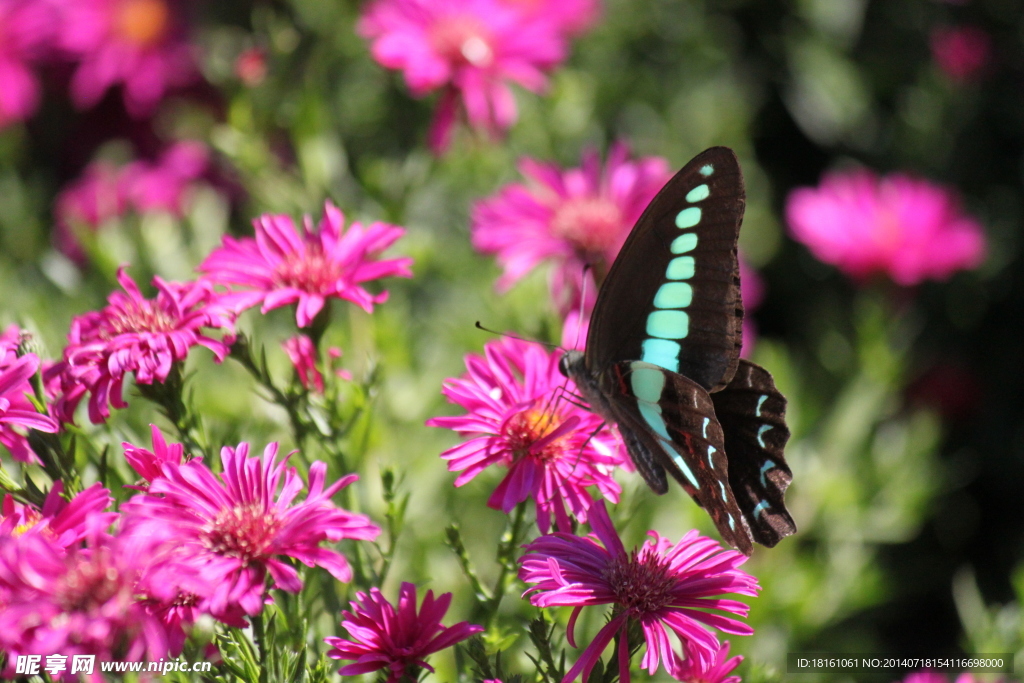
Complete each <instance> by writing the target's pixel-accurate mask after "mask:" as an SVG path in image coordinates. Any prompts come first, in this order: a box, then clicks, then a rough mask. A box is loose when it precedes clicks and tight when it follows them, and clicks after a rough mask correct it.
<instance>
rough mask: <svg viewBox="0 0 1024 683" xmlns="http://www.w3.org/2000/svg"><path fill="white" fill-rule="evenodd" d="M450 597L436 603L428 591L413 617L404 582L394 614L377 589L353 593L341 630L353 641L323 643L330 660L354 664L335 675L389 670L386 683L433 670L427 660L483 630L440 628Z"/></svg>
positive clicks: (462, 625) (411, 591) (411, 590)
mask: <svg viewBox="0 0 1024 683" xmlns="http://www.w3.org/2000/svg"><path fill="white" fill-rule="evenodd" d="M451 601H452V594H451V593H445V594H444V595H442V596H441V597H440V598H437V599H436V600H435V599H434V591H427V595H426V596H425V597H424V598H423V604H422V605H421V606H420V610H419V614H417V613H416V586H414V585H413V584H411V583H408V582H404V583H402V588H401V590H400V591H399V594H398V609H395V607H394V605H392V604H391V603H390V602H388V601H387V600H385V599H384V596H383V595H381V592H380V590H378V589H377V588H371V589H370V592H369V594H367V593H356V599H355V600H354V601H352V603H351V604H352V611H351V612H349V611H345V612H342V615H341V616H342V621H341V625H342V626H343V627H344V628H345V630H346V631H348V634H349V637H350V638H351V640H345V639H344V638H338V637H336V636H332V637H330V638H325V639H324V640H325V641H326V642H327V644H328V645H330V646H332V647H333V648H334V649H332V650H331V651H330V652H328V653H327V656H328V657H331V658H332V659H353V660H355V663H353V664H348V665H346V666H343V667H342V668H341V670H339V671H338V673H340V674H341V675H342V676H357V675H359V674H364V673H369V672H371V671H379V670H380V669H387V670H388V678H387V681H388V683H398V681H404V680H409V681H415V680H418V678H419V670H420V669H427V670H428V671H431V672H433V671H434V669H433V667H431V666H430V665H429V664H427V662H426V657H427V655H429V654H432V653H434V652H440V651H441V650H444V649H446V648H449V647H451V646H452V645H455V644H456V643H459V642H461V641H463V640H465V639H466V638H469V637H470V636H472V635H473V634H474V633H480V632H481V631H483V630H484V629H483V627H482V626H476V625H473V624H470V623H469V622H466V621H461V622H459V623H458V624H455V625H454V626H447V627H445V626H442V625H441V619H442V618H443V617H444V615H445V612H447V611H448V606H449V605H450V604H451Z"/></svg>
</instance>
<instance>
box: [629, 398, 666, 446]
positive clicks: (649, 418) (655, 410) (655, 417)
mask: <svg viewBox="0 0 1024 683" xmlns="http://www.w3.org/2000/svg"><path fill="white" fill-rule="evenodd" d="M636 407H637V408H639V409H640V414H641V415H642V416H643V418H644V420H645V421H646V422H647V424H649V425H650V426H651V429H653V430H654V431H655V432H656V433H657V434H658V435H659V436H661V437H663V438H665V439H667V440H669V441H671V440H672V437H670V436H669V435H668V428H667V427H666V426H665V420H664V419H663V418H662V417H661V408H660V407H658V404H657V403H653V404H652V403H647V402H646V401H637V402H636Z"/></svg>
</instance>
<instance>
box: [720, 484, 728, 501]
mask: <svg viewBox="0 0 1024 683" xmlns="http://www.w3.org/2000/svg"><path fill="white" fill-rule="evenodd" d="M718 488H720V489H722V500H723V501H727V500H729V494H727V493H726V492H725V484H723V483H722V482H718Z"/></svg>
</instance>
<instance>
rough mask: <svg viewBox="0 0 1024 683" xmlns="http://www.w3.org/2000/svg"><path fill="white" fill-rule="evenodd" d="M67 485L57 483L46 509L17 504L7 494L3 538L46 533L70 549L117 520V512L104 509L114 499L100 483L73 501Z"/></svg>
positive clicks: (0, 515) (0, 525) (1, 517)
mask: <svg viewBox="0 0 1024 683" xmlns="http://www.w3.org/2000/svg"><path fill="white" fill-rule="evenodd" d="M63 493H64V484H63V483H62V482H60V481H57V482H54V484H53V486H52V487H51V488H50V492H49V493H47V494H46V500H45V501H44V502H43V508H42V509H41V510H40V509H38V508H36V507H34V506H32V505H22V504H21V503H16V502H15V501H14V498H13V497H11V496H6V497H4V499H3V505H2V507H0V537H3V536H20V535H21V534H24V533H28V532H30V531H31V532H34V533H40V534H43V535H44V536H45V537H46V538H47V539H49V540H51V541H53V542H54V543H55V544H56V545H57V546H58V547H60V548H68V547H70V546H72V545H76V544H77V543H79V542H80V541H82V540H84V539H85V538H86V537H87V536H92V537H95V536H96V534H101V533H103V532H105V531H106V530H107V529H108V528H109V527H110V525H111V524H113V523H114V522H115V521H116V520H117V513H116V512H104V510H106V509H107V508H108V507H110V505H111V503H113V502H114V499H113V498H112V497H111V496H110V491H108V490H107V489H105V488H103V486H101V485H100V484H99V483H96V484H93V485H92V486H90V487H89V488H87V489H85V490H84V491H82V492H81V493H79V494H78V495H76V496H75V497H74V498H72V499H71V500H70V501H68V500H65V499H64V497H63Z"/></svg>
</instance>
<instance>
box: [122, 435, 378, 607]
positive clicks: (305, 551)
mask: <svg viewBox="0 0 1024 683" xmlns="http://www.w3.org/2000/svg"><path fill="white" fill-rule="evenodd" d="M221 462H222V463H223V472H222V473H221V474H220V475H216V474H214V473H213V472H211V471H210V469H209V468H208V467H206V465H205V464H204V463H202V462H200V461H198V460H192V461H190V462H188V463H185V464H183V465H178V464H176V463H174V462H165V463H164V465H163V476H161V477H156V478H154V479H153V481H152V482H151V483H150V485H149V491H148V493H145V494H140V495H138V496H135V497H134V498H132V500H131V501H130V502H129V503H128V504H127V505H126V507H125V511H126V514H127V516H128V522H127V524H128V525H129V526H130V527H131V528H133V529H136V528H137V529H139V530H140V531H141V532H142V533H143V534H145V535H150V536H159V537H161V538H164V539H166V540H167V541H168V542H170V543H171V544H172V545H173V546H174V547H175V548H176V549H177V550H176V552H175V556H176V557H177V559H179V560H181V561H183V562H186V563H187V564H189V565H190V566H193V567H196V568H197V571H198V572H199V575H200V577H201V579H202V582H203V583H204V584H205V586H207V587H208V588H207V590H208V591H209V592H208V594H207V595H206V596H205V597H206V598H207V599H208V603H207V604H208V608H209V611H210V612H211V613H212V614H214V615H215V616H217V617H218V618H222V617H223V615H225V614H231V613H232V611H233V610H235V611H236V612H237V610H238V609H239V608H240V609H241V610H244V612H245V613H247V614H258V613H259V612H260V610H261V609H262V608H263V600H264V593H265V590H264V583H265V579H266V576H267V574H269V575H270V577H271V579H272V580H273V582H274V584H275V585H276V586H277V587H278V588H281V589H283V590H286V591H290V592H293V593H294V592H297V591H298V590H299V589H300V588H301V587H302V582H301V581H300V580H299V577H298V573H297V572H296V571H295V568H294V567H292V565H291V564H289V563H288V562H286V561H285V558H294V559H296V560H299V561H300V562H302V563H304V564H305V565H307V566H310V567H312V566H314V565H315V566H320V567H323V568H324V569H326V570H327V571H329V572H330V573H331V575H332V576H334V577H335V578H336V579H338V580H339V581H351V580H352V570H351V568H350V567H349V564H348V561H347V560H346V559H345V557H344V556H343V555H341V554H340V553H338V552H336V551H334V550H330V549H328V548H323V547H321V543H323V542H324V541H329V542H331V543H336V542H338V541H340V540H342V539H345V538H352V539H360V540H373V539H374V538H376V537H377V534H379V533H380V529H378V528H377V527H376V526H375V525H373V524H371V523H370V520H369V519H368V518H367V517H365V516H363V515H358V514H354V513H351V512H348V511H346V510H342V509H339V508H337V507H335V506H334V504H333V503H332V502H331V496H333V495H334V493H335V492H337V491H338V490H339V489H341V488H343V487H345V486H348V485H349V484H350V483H352V482H353V481H355V480H356V476H355V475H349V476H347V477H343V478H342V479H340V480H338V481H337V482H335V483H334V484H332V485H331V486H329V487H327V488H326V489H324V477H325V475H326V473H327V466H326V465H324V464H323V463H322V462H314V463H313V465H312V466H311V467H310V468H309V493H308V495H307V496H306V499H305V500H304V501H303V502H301V503H294V504H293V501H294V499H295V497H296V495H297V494H298V493H299V491H301V490H302V488H303V482H302V479H301V478H300V477H299V475H298V474H297V473H296V471H295V468H294V467H286V465H287V458H284V459H281V460H280V461H279V460H278V459H277V444H276V443H271V444H270V445H268V446H267V448H266V449H265V450H264V452H263V457H262V458H260V457H249V444H247V443H242V444H239V446H238V448H237V449H236V448H230V447H225V448H224V449H223V450H221ZM282 477H283V479H284V482H283V483H284V486H283V489H282V490H281V491H280V492H278V488H279V487H280V485H281V483H282V481H281V480H282Z"/></svg>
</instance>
